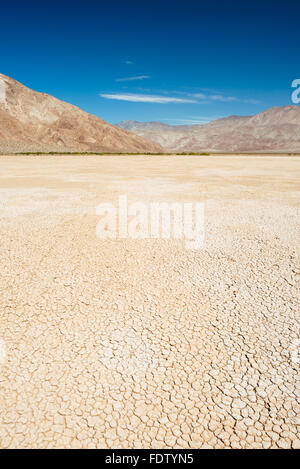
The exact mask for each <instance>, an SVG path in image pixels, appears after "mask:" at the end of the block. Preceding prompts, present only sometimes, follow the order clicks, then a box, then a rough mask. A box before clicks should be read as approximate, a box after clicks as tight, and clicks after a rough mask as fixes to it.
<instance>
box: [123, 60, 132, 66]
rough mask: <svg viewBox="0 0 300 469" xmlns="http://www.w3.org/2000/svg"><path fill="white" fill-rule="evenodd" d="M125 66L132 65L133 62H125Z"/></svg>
mask: <svg viewBox="0 0 300 469" xmlns="http://www.w3.org/2000/svg"><path fill="white" fill-rule="evenodd" d="M125 63H126V65H133V62H131V60H125Z"/></svg>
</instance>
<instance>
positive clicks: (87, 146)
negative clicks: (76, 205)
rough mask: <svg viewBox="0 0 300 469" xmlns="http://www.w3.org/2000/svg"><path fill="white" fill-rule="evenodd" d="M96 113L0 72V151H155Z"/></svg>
mask: <svg viewBox="0 0 300 469" xmlns="http://www.w3.org/2000/svg"><path fill="white" fill-rule="evenodd" d="M161 150H162V148H161V147H160V146H159V145H158V144H155V143H151V142H148V141H146V140H144V139H143V138H141V137H139V136H137V135H134V134H133V133H131V132H129V131H127V130H124V129H121V128H119V127H115V126H113V125H110V124H108V123H107V122H105V121H103V120H102V119H100V118H99V117H96V116H94V115H92V114H88V113H87V112H84V111H82V110H81V109H79V108H78V107H76V106H73V105H72V104H68V103H65V102H63V101H60V100H58V99H56V98H54V97H53V96H49V95H47V94H45V93H38V92H36V91H33V90H30V89H29V88H27V87H25V86H23V85H22V84H21V83H19V82H17V81H15V80H13V79H12V78H9V77H7V76H5V75H2V74H0V151H2V152H15V151H98V152H102V151H107V152H119V151H120V152H159V151H161Z"/></svg>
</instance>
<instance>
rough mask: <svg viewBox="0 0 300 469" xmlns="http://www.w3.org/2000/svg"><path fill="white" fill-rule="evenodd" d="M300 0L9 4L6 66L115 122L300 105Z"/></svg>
mask: <svg viewBox="0 0 300 469" xmlns="http://www.w3.org/2000/svg"><path fill="white" fill-rule="evenodd" d="M299 23H300V1H299V0H285V1H282V0H281V1H277V0H259V1H256V0H251V1H247V0H243V1H238V0H226V1H225V0H209V1H208V0H205V1H202V0H185V1H183V0H180V1H178V0H160V1H158V0H151V1H148V0H140V1H136V0H127V1H125V0H122V1H119V0H114V1H113V2H109V1H105V2H104V1H102V0H98V1H97V0H81V1H76V0H72V1H71V0H61V1H56V0H51V1H47V0H43V1H26V0H22V1H18V0H17V1H14V2H2V4H1V28H0V39H1V53H0V72H1V73H4V74H5V75H8V76H11V77H12V78H15V79H16V80H18V81H20V82H21V83H23V84H25V85H26V86H28V87H30V88H32V89H35V90H37V91H42V92H45V93H49V94H51V95H54V96H56V97H57V98H59V99H62V100H64V101H68V102H70V103H72V104H74V105H77V106H79V107H81V108H82V109H84V110H85V111H88V112H91V113H93V114H96V115H98V116H99V117H101V118H103V119H105V120H106V121H108V122H111V123H117V122H119V121H122V120H130V119H133V120H138V121H152V120H160V121H163V122H166V123H170V124H184V123H190V124H193V123H202V122H207V121H209V120H212V119H215V118H218V117H223V116H228V115H231V114H242V115H249V114H254V113H257V112H260V111H262V110H265V109H267V108H269V107H271V106H283V105H287V104H292V103H291V92H292V88H291V83H292V81H293V80H294V79H296V78H300V60H299V59H300V57H299V56H300V27H299Z"/></svg>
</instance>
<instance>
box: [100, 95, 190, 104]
mask: <svg viewBox="0 0 300 469" xmlns="http://www.w3.org/2000/svg"><path fill="white" fill-rule="evenodd" d="M100 96H101V98H105V99H115V100H118V101H130V102H133V103H159V104H167V103H178V104H179V103H196V102H197V101H196V100H194V99H186V98H174V97H171V96H155V95H147V94H133V93H128V94H123V93H121V94H120V93H110V94H106V93H105V94H104V93H103V94H100Z"/></svg>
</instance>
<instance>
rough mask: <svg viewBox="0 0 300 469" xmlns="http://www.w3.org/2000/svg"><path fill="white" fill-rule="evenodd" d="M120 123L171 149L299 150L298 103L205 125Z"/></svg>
mask: <svg viewBox="0 0 300 469" xmlns="http://www.w3.org/2000/svg"><path fill="white" fill-rule="evenodd" d="M118 125H119V126H120V127H122V128H125V129H127V130H131V131H132V132H134V133H136V134H137V135H140V136H141V137H143V138H147V139H148V140H151V141H152V142H155V143H159V144H160V145H163V146H164V147H165V148H168V149H169V150H173V151H195V152H198V151H235V152H238V151H260V150H261V151H300V107H299V106H284V107H274V108H271V109H268V110H267V111H264V112H261V113H259V114H256V115H254V116H230V117H227V118H223V119H218V120H216V121H213V122H210V123H208V124H205V125H177V126H171V125H167V124H163V123H161V122H135V121H126V122H121V123H120V124H118Z"/></svg>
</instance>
